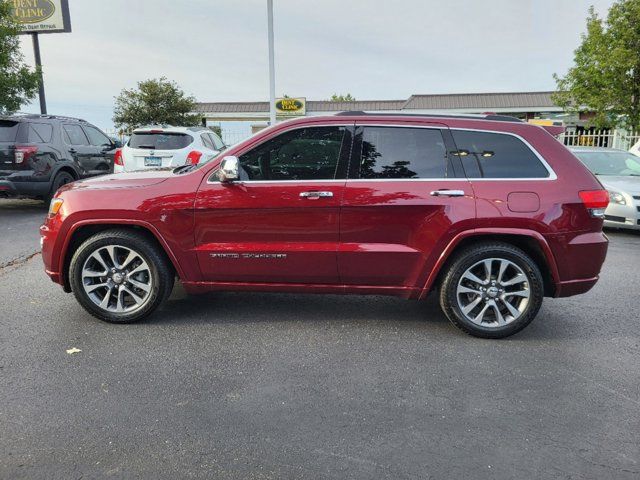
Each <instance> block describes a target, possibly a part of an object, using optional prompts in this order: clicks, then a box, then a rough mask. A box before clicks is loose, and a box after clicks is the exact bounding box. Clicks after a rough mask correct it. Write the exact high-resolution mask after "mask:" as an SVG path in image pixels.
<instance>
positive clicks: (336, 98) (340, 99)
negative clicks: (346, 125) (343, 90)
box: [329, 93, 356, 102]
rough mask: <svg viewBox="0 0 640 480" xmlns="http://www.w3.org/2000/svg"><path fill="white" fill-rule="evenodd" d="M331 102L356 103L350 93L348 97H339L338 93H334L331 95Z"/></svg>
mask: <svg viewBox="0 0 640 480" xmlns="http://www.w3.org/2000/svg"><path fill="white" fill-rule="evenodd" d="M329 100H330V101H331V102H355V101H356V99H355V97H353V96H352V95H351V94H350V93H347V94H346V95H342V94H340V95H338V94H337V93H334V94H333V95H331V98H330V99H329Z"/></svg>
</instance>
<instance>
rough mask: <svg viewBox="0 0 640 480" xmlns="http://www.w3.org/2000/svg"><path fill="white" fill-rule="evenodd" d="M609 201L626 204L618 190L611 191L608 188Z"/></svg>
mask: <svg viewBox="0 0 640 480" xmlns="http://www.w3.org/2000/svg"><path fill="white" fill-rule="evenodd" d="M609 203H615V204H617V205H626V204H627V201H626V200H625V198H624V195H622V194H621V193H619V192H612V191H611V190H609Z"/></svg>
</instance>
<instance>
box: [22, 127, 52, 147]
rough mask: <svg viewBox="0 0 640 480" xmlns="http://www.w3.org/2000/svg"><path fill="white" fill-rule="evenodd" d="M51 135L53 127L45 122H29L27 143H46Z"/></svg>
mask: <svg viewBox="0 0 640 480" xmlns="http://www.w3.org/2000/svg"><path fill="white" fill-rule="evenodd" d="M52 135H53V127H52V126H51V125H49V124H46V123H31V124H29V137H28V140H27V141H28V142H29V143H48V142H50V141H51V136H52Z"/></svg>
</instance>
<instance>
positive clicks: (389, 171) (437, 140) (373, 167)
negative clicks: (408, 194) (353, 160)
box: [360, 127, 447, 178]
mask: <svg viewBox="0 0 640 480" xmlns="http://www.w3.org/2000/svg"><path fill="white" fill-rule="evenodd" d="M446 155H447V150H446V148H445V145H444V140H443V138H442V133H440V130H438V129H430V128H404V127H364V134H363V136H362V152H361V156H360V178H443V177H445V176H446V173H447V172H446V165H447V156H446Z"/></svg>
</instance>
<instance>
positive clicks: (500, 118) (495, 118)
mask: <svg viewBox="0 0 640 480" xmlns="http://www.w3.org/2000/svg"><path fill="white" fill-rule="evenodd" d="M335 115H336V116H339V117H340V116H345V117H347V116H355V117H360V116H375V117H427V118H468V119H470V120H491V121H494V122H518V123H522V120H520V119H519V118H517V117H512V116H510V115H495V114H488V115H486V114H485V115H474V114H471V113H468V114H451V113H443V114H437V113H370V112H363V111H360V110H358V111H352V112H350V111H345V112H338V113H336V114H335Z"/></svg>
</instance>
